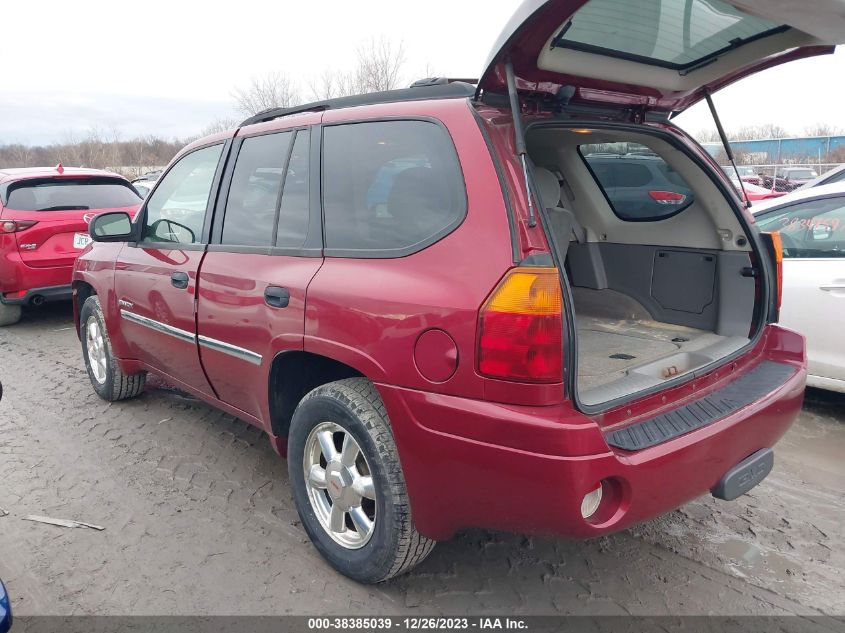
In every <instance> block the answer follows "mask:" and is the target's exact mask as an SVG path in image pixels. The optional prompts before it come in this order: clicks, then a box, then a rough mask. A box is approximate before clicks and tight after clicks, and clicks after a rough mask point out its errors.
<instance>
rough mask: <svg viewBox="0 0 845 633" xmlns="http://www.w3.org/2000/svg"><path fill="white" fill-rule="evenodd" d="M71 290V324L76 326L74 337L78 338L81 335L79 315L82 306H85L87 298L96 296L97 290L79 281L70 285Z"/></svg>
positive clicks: (85, 282)
mask: <svg viewBox="0 0 845 633" xmlns="http://www.w3.org/2000/svg"><path fill="white" fill-rule="evenodd" d="M71 289H72V292H73V322H74V325H75V326H76V335H77V336H78V337H81V336H82V333H81V328H80V322H79V315H80V313H81V312H82V306H83V305H85V302H86V301H87V300H88V298H89V297H93V296H94V295H96V294H97V290H96V289H95V288H94V286H92V285H91V284H89V283H88V282H87V281H80V280H76V281H74V282H73V283H72V284H71Z"/></svg>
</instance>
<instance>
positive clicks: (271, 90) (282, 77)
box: [232, 72, 301, 116]
mask: <svg viewBox="0 0 845 633" xmlns="http://www.w3.org/2000/svg"><path fill="white" fill-rule="evenodd" d="M232 96H233V97H234V98H235V102H236V108H237V109H238V111H239V112H241V113H242V114H244V115H246V116H252V115H253V114H258V113H259V112H263V111H264V110H269V109H270V108H288V107H290V106H294V105H296V104H298V103H301V99H300V95H299V90H298V88H297V86H296V84H295V83H294V81H293V80H292V79H291V78H290V77H289V76H288V75H286V74H285V73H283V72H271V73H268V74H267V75H265V76H264V77H260V78H254V79H253V80H252V83H250V85H249V86H247V87H246V88H235V90H234V92H233V93H232Z"/></svg>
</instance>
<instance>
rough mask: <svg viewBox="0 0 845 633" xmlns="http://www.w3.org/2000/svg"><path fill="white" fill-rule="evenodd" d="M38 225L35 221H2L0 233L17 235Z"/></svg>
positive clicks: (0, 221)
mask: <svg viewBox="0 0 845 633" xmlns="http://www.w3.org/2000/svg"><path fill="white" fill-rule="evenodd" d="M36 224H37V222H35V221H34V220H0V233H17V232H18V231H23V230H24V229H28V228H29V227H31V226H35V225H36Z"/></svg>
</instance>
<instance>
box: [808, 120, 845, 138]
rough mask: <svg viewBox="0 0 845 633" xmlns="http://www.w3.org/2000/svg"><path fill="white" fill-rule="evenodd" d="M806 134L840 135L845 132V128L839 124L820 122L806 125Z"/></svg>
mask: <svg viewBox="0 0 845 633" xmlns="http://www.w3.org/2000/svg"><path fill="white" fill-rule="evenodd" d="M804 134H806V135H807V136H839V135H841V134H845V130H843V129H842V128H841V127H839V126H838V125H832V124H830V123H821V122H819V123H814V124H813V125H808V126H806V127H805V128H804Z"/></svg>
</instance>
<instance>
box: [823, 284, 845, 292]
mask: <svg viewBox="0 0 845 633" xmlns="http://www.w3.org/2000/svg"><path fill="white" fill-rule="evenodd" d="M819 290H824V291H825V292H831V291H833V290H845V284H838V285H830V286H819Z"/></svg>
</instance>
